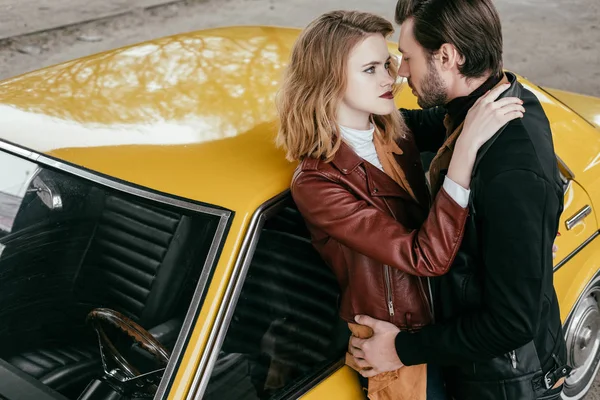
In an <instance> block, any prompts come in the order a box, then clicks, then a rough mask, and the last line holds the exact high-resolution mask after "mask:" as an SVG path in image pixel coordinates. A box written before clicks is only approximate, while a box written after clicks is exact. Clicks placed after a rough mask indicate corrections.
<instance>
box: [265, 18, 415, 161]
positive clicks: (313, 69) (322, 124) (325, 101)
mask: <svg viewBox="0 0 600 400" xmlns="http://www.w3.org/2000/svg"><path fill="white" fill-rule="evenodd" d="M393 31H394V28H393V26H392V24H391V23H390V22H389V21H387V20H386V19H385V18H382V17H379V16H377V15H374V14H370V13H365V12H359V11H332V12H328V13H326V14H323V15H321V16H320V17H318V18H317V19H315V20H314V21H312V22H311V23H310V24H309V25H308V26H307V27H306V28H305V29H304V31H302V33H301V34H300V36H299V37H298V39H297V40H296V43H294V47H293V49H292V54H291V58H290V63H289V64H288V66H287V68H286V70H285V74H284V79H283V84H282V87H281V89H280V90H279V93H278V95H277V111H278V114H279V123H280V125H279V132H278V134H277V139H276V143H277V146H278V147H280V148H283V149H284V150H285V151H286V153H287V154H286V157H287V159H288V160H290V161H296V160H301V159H303V158H305V157H312V158H322V159H324V160H325V161H331V160H332V159H333V156H334V155H335V153H336V152H337V150H338V149H339V148H340V145H341V138H340V135H338V134H337V133H338V127H337V123H336V111H337V108H338V105H339V103H340V101H341V99H342V97H343V96H344V92H345V90H346V80H347V78H346V66H347V64H348V55H349V54H350V52H351V51H352V49H353V48H354V46H356V45H357V44H359V43H360V42H361V41H362V40H364V39H365V38H366V37H367V36H368V35H371V34H374V33H380V34H382V35H383V36H384V37H385V38H387V37H389V35H391V34H392V33H393ZM389 71H390V74H391V75H392V77H393V78H394V81H395V80H396V77H397V71H398V65H397V60H396V58H395V57H392V65H391V66H390V68H389ZM396 89H397V87H396V85H395V84H394V85H393V87H392V92H394V93H395V92H396ZM372 118H373V122H374V123H375V126H376V127H377V128H378V130H379V131H380V132H381V134H382V136H383V138H384V139H385V140H388V141H389V140H395V139H396V138H398V137H399V136H401V135H403V133H404V132H405V129H406V128H405V125H404V122H403V120H402V117H401V116H400V113H399V112H393V113H391V114H389V115H373V116H372ZM334 137H335V138H336V139H335V143H334Z"/></svg>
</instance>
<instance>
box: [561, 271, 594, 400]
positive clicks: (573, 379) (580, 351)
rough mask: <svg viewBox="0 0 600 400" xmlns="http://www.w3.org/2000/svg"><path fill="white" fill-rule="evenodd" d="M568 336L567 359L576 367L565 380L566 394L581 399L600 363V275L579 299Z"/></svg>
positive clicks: (571, 319) (568, 396)
mask: <svg viewBox="0 0 600 400" xmlns="http://www.w3.org/2000/svg"><path fill="white" fill-rule="evenodd" d="M565 339H566V342H567V360H568V364H569V365H570V366H572V367H573V371H572V372H571V374H569V376H568V377H567V379H566V381H565V385H564V389H563V393H562V398H563V399H568V400H578V399H581V398H583V396H585V394H586V393H587V392H588V391H589V390H590V388H591V387H592V384H593V383H594V378H595V377H596V373H597V372H598V367H599V366H600V362H599V361H600V351H599V350H600V276H596V277H595V278H594V280H593V281H592V283H591V284H590V285H588V286H587V288H586V290H585V292H584V293H583V295H582V296H581V298H580V299H579V301H578V302H577V305H576V306H575V309H574V311H573V313H572V314H571V317H570V318H569V322H568V323H567V328H566V331H565Z"/></svg>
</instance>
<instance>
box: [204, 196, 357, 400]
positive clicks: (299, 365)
mask: <svg viewBox="0 0 600 400" xmlns="http://www.w3.org/2000/svg"><path fill="white" fill-rule="evenodd" d="M338 295H339V289H338V284H337V281H336V280H335V277H334V275H333V273H332V271H331V270H330V269H329V268H328V267H327V265H326V264H325V263H324V262H323V260H322V259H321V258H320V256H319V254H318V253H317V252H316V251H315V250H314V248H313V246H312V244H311V242H310V236H309V233H308V231H307V229H306V227H305V225H304V222H303V220H302V217H301V216H300V214H299V212H298V211H297V209H296V208H295V206H294V205H293V203H292V202H291V200H288V204H287V206H286V207H284V208H283V209H281V210H280V211H278V212H277V213H276V215H274V216H272V217H271V218H269V219H268V220H267V221H266V222H265V224H264V226H263V227H262V229H261V230H260V236H259V240H258V244H257V246H256V250H255V252H254V254H253V255H252V259H251V263H250V266H249V269H248V273H247V276H246V278H245V280H244V283H243V287H242V291H241V294H240V297H239V299H238V302H237V305H236V308H235V311H234V314H233V317H232V320H231V323H230V325H229V328H228V330H227V334H226V336H225V341H224V343H223V345H222V347H221V349H220V353H219V356H218V360H217V362H216V365H215V367H214V369H213V372H212V375H211V379H210V381H209V384H208V387H207V390H206V392H205V394H204V397H203V398H204V399H211V400H212V399H219V400H228V399H231V400H233V399H244V400H245V399H272V398H288V397H294V398H296V396H297V395H298V394H299V392H301V391H302V390H303V389H304V390H307V389H308V388H309V387H310V386H312V385H314V384H315V383H316V382H315V381H317V382H318V381H319V378H320V376H321V375H323V374H324V373H325V372H326V371H327V370H328V369H329V370H330V369H331V367H334V366H335V365H341V360H342V359H343V355H344V352H345V350H346V348H347V345H348V338H349V335H350V333H349V331H348V328H347V324H346V323H344V322H343V321H342V320H341V319H340V318H339V315H338V304H337V302H338Z"/></svg>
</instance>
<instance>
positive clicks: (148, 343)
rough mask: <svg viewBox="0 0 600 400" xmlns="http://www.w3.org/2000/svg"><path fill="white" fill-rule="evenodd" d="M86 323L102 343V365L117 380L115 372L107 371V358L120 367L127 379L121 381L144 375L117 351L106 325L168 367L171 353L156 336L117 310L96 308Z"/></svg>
mask: <svg viewBox="0 0 600 400" xmlns="http://www.w3.org/2000/svg"><path fill="white" fill-rule="evenodd" d="M86 321H87V322H89V323H90V324H91V325H92V326H93V328H94V329H95V330H96V333H97V334H98V339H99V341H100V353H101V355H102V363H103V365H104V368H105V372H106V373H107V374H109V375H111V376H113V377H115V378H118V377H116V376H114V375H115V371H114V370H113V371H108V370H107V369H108V368H107V365H106V361H107V358H110V359H111V360H112V361H114V363H115V364H116V365H117V366H118V367H119V370H120V371H121V372H122V374H123V375H124V378H125V379H121V380H130V379H133V378H136V377H138V376H140V375H142V374H141V373H140V371H139V370H138V369H136V368H135V367H134V366H133V365H131V363H130V362H129V361H127V360H126V359H125V357H123V355H122V354H121V353H120V352H119V350H117V348H116V347H115V345H114V344H113V343H112V341H111V340H110V338H109V337H108V335H107V334H106V332H105V331H104V327H105V326H106V325H111V326H113V327H115V328H117V329H119V330H120V331H121V332H123V333H125V334H126V335H128V336H129V337H130V338H131V339H132V340H133V341H134V342H135V343H137V344H138V345H139V346H140V347H141V348H143V349H144V350H146V351H147V352H148V353H150V354H151V355H152V356H153V357H154V359H155V360H156V361H158V362H159V364H160V365H163V366H166V365H167V363H168V362H169V357H170V353H169V351H168V350H167V349H165V348H164V346H163V345H162V344H160V342H159V341H158V340H156V339H155V338H154V336H152V335H151V334H150V333H149V332H148V331H147V330H145V329H144V328H142V327H141V326H140V325H138V324H137V323H135V322H133V321H132V320H131V319H129V318H127V317H126V316H124V315H123V314H121V313H119V312H117V311H115V310H111V309H109V308H96V309H94V310H92V311H90V313H89V314H88V316H87V318H86Z"/></svg>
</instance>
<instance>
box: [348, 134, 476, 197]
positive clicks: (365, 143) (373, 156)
mask: <svg viewBox="0 0 600 400" xmlns="http://www.w3.org/2000/svg"><path fill="white" fill-rule="evenodd" d="M339 127H340V133H341V135H342V139H344V141H345V142H346V143H347V144H348V145H349V146H350V147H351V148H352V150H354V152H355V153H356V154H358V156H359V157H361V158H362V159H363V160H366V161H368V162H369V163H371V164H372V165H374V166H376V167H377V168H379V169H380V170H382V171H383V165H381V162H380V161H379V157H378V156H377V151H376V150H375V144H374V143H373V134H374V132H375V127H374V126H373V124H371V127H370V128H369V129H367V130H359V129H352V128H348V127H346V126H342V125H339ZM384 172H385V171H384ZM443 188H444V190H446V192H447V193H448V194H449V195H450V197H452V199H453V200H454V201H456V202H457V203H458V205H460V206H461V207H462V208H466V207H467V205H468V204H469V195H470V194H471V191H470V190H469V189H465V188H464V187H462V186H460V185H459V184H458V183H456V182H454V181H453V180H452V179H450V178H448V177H447V176H445V177H444V183H443Z"/></svg>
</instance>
